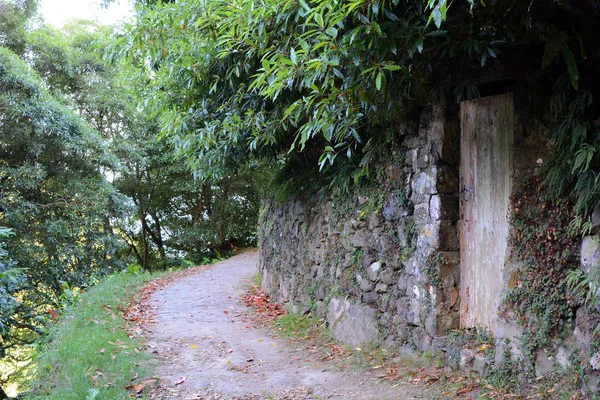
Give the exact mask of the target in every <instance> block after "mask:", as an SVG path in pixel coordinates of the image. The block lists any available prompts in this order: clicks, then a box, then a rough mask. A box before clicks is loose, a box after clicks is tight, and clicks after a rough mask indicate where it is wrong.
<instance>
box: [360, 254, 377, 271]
mask: <svg viewBox="0 0 600 400" xmlns="http://www.w3.org/2000/svg"><path fill="white" fill-rule="evenodd" d="M375 261H377V253H375V252H374V251H367V252H365V253H364V256H363V264H362V265H363V267H365V268H366V267H368V266H369V265H371V264H373V263H374V262H375Z"/></svg>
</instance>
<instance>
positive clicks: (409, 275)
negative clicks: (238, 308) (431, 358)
mask: <svg viewBox="0 0 600 400" xmlns="http://www.w3.org/2000/svg"><path fill="white" fill-rule="evenodd" d="M404 130H405V132H404V133H405V134H406V136H405V137H406V138H405V140H404V143H403V147H402V150H400V149H396V150H395V151H394V153H393V154H392V155H391V157H390V159H388V160H385V161H384V162H383V163H382V165H381V168H380V170H379V171H378V174H377V176H378V177H377V181H376V182H373V184H371V185H367V186H363V187H361V188H359V189H357V190H355V191H354V192H352V193H351V194H343V193H338V194H333V195H325V194H323V193H320V194H318V195H316V196H314V197H313V198H311V199H301V197H300V196H299V197H297V198H295V199H292V200H291V201H289V202H286V203H283V204H282V203H278V202H277V201H275V200H266V201H265V202H264V204H263V208H262V212H261V218H260V227H261V229H260V235H259V248H260V270H261V272H262V273H263V288H264V289H265V290H266V291H267V292H268V293H269V294H271V295H272V297H273V298H275V299H277V300H278V301H279V302H281V303H286V304H290V305H292V306H293V307H294V308H295V310H296V311H299V312H308V311H312V312H314V313H316V314H317V315H319V316H322V317H327V320H328V322H329V325H330V328H331V330H332V332H333V333H334V335H335V336H336V337H337V338H338V339H340V340H343V341H345V342H348V343H351V344H355V343H359V342H370V341H380V342H387V343H389V344H390V345H391V344H396V345H414V346H416V347H417V348H419V349H421V350H425V349H428V348H430V346H431V344H432V340H433V338H434V337H436V336H438V335H440V334H442V333H443V332H446V331H448V330H449V329H454V328H457V327H458V285H459V276H458V271H459V265H458V262H459V254H458V234H457V221H458V217H459V216H458V158H457V154H458V150H457V149H458V125H457V123H448V122H447V118H446V116H445V109H444V107H443V106H442V105H437V106H434V107H431V108H430V109H428V110H426V111H425V112H424V113H423V114H422V117H421V122H420V124H419V125H418V126H415V127H414V128H412V130H411V129H410V128H405V129H404Z"/></svg>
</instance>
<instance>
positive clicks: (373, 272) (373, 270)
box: [367, 261, 381, 282]
mask: <svg viewBox="0 0 600 400" xmlns="http://www.w3.org/2000/svg"><path fill="white" fill-rule="evenodd" d="M380 270H381V262H379V261H375V262H374V263H373V264H371V265H369V266H368V267H367V277H368V278H369V279H370V280H371V281H373V282H375V281H376V280H377V278H379V271H380Z"/></svg>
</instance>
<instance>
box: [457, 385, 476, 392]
mask: <svg viewBox="0 0 600 400" xmlns="http://www.w3.org/2000/svg"><path fill="white" fill-rule="evenodd" d="M473 389H474V388H473V387H471V386H468V387H466V388H463V389H460V390H458V391H457V392H456V394H465V393H469V392H470V391H472V390H473Z"/></svg>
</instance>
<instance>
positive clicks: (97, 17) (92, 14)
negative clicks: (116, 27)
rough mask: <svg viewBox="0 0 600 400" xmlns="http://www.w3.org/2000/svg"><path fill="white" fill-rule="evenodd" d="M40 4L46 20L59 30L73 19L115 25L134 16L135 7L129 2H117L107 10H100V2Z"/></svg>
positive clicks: (68, 0) (48, 0) (47, 0)
mask: <svg viewBox="0 0 600 400" xmlns="http://www.w3.org/2000/svg"><path fill="white" fill-rule="evenodd" d="M117 3H118V4H117ZM40 4H41V7H40V12H41V14H42V15H43V17H44V20H45V21H46V22H47V23H49V24H51V25H54V26H55V27H57V28H62V27H63V25H64V24H65V23H66V22H67V21H69V20H71V19H87V20H90V21H96V22H99V23H101V24H103V25H113V24H115V23H117V22H119V21H121V20H122V19H125V18H129V17H131V16H132V15H133V5H132V4H131V3H129V1H128V0H119V1H117V0H115V2H114V3H113V4H111V5H110V6H109V7H108V8H107V9H103V8H100V0H42V1H41V3H40Z"/></svg>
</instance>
